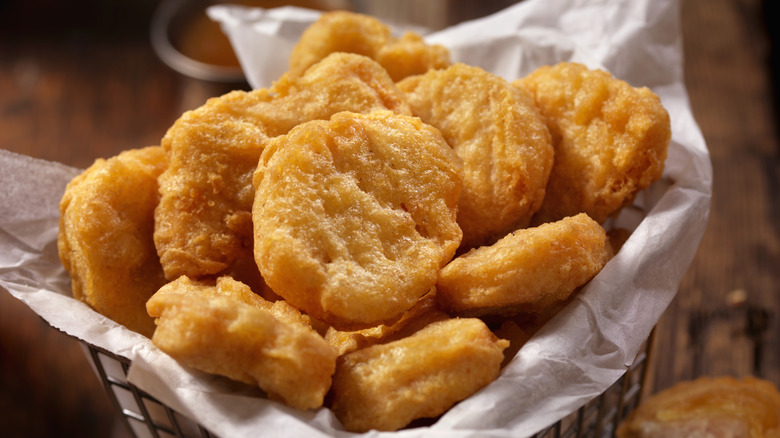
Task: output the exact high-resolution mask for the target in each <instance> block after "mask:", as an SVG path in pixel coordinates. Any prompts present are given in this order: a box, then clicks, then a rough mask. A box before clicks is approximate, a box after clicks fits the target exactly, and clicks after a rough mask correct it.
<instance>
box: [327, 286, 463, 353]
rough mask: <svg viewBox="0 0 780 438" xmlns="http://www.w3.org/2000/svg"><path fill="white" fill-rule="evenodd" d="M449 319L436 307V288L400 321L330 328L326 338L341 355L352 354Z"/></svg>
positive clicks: (402, 316) (405, 313)
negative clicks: (355, 328) (362, 326)
mask: <svg viewBox="0 0 780 438" xmlns="http://www.w3.org/2000/svg"><path fill="white" fill-rule="evenodd" d="M443 319H449V316H448V315H447V314H446V313H444V312H442V311H440V310H439V309H437V308H436V292H435V289H434V290H432V291H431V292H429V293H428V294H426V295H425V296H424V297H422V298H421V299H420V301H418V302H417V303H416V304H415V305H414V306H413V307H412V308H411V309H409V310H408V311H406V312H404V313H403V315H401V317H400V318H398V319H397V320H394V321H391V322H388V323H384V324H379V325H375V326H373V327H368V328H364V329H357V330H348V329H345V330H339V329H336V328H334V327H328V329H327V331H326V332H325V340H326V341H328V343H329V344H330V345H331V346H332V347H333V348H334V349H335V350H336V352H337V353H338V354H339V355H342V354H346V353H351V352H353V351H355V350H359V349H361V348H366V347H368V346H371V345H375V344H379V343H383V342H387V341H388V340H392V339H398V338H401V337H405V336H408V335H409V334H411V333H414V332H416V331H417V330H419V329H420V328H422V327H424V326H426V325H428V324H430V323H431V322H434V321H440V320H443Z"/></svg>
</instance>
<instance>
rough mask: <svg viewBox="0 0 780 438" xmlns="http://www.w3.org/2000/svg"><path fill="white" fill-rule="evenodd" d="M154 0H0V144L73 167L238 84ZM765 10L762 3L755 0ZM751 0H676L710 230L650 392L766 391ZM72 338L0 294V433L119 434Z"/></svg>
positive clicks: (660, 331)
mask: <svg viewBox="0 0 780 438" xmlns="http://www.w3.org/2000/svg"><path fill="white" fill-rule="evenodd" d="M155 5H156V2H155V1H152V0H142V1H133V2H109V1H100V0H87V1H79V2H55V1H51V0H36V1H19V0H10V1H9V0H6V1H0V114H2V116H1V117H0V147H2V148H4V149H7V150H11V151H14V152H19V153H23V154H26V155H30V156H33V157H37V158H44V159H48V160H54V161H59V162H62V163H65V164H68V165H72V166H77V167H86V166H88V165H89V164H91V163H92V161H93V160H94V159H95V158H97V157H109V156H112V155H115V154H116V153H118V152H119V151H121V150H124V149H128V148H134V147H140V146H146V145H151V144H157V143H158V142H159V141H160V138H161V137H162V135H163V134H164V133H165V130H166V129H167V127H168V126H170V124H171V123H172V122H173V121H174V120H175V119H176V118H177V117H178V116H179V115H180V114H181V113H182V112H183V111H185V110H187V109H190V108H194V107H197V106H199V105H200V104H201V103H202V102H204V101H205V99H206V98H208V97H210V96H216V95H220V94H222V93H224V92H226V91H228V90H230V89H232V88H243V87H245V86H244V85H243V84H238V85H236V84H218V83H210V82H203V81H198V80H194V79H189V78H185V77H183V76H181V75H179V74H177V73H175V72H173V71H172V70H170V69H169V68H168V67H166V66H165V65H164V64H163V63H162V62H161V61H160V60H159V59H157V57H156V56H155V54H154V53H153V51H152V48H151V45H150V44H149V38H148V25H149V21H150V18H151V14H152V11H153V9H154V7H155ZM770 6H771V5H770ZM770 6H764V5H763V3H762V2H761V1H760V0H707V1H705V0H684V1H683V3H682V23H683V31H684V38H685V46H684V48H685V55H686V64H685V70H686V83H687V87H688V91H689V94H690V99H691V104H692V106H693V111H694V115H695V117H696V119H697V121H698V122H699V125H700V126H701V129H702V132H703V133H704V137H705V139H706V140H707V144H708V147H709V149H710V153H711V155H712V162H713V168H714V174H715V181H714V196H713V201H712V212H711V215H710V221H709V225H708V227H707V231H706V233H705V236H704V238H703V241H702V244H701V248H700V249H699V251H698V253H697V256H696V258H695V259H694V261H693V264H692V265H691V267H690V270H689V272H688V274H687V275H686V277H685V278H684V280H683V282H682V284H681V286H680V291H679V294H678V297H677V298H676V299H675V300H674V301H673V302H672V304H671V306H670V307H669V309H668V310H667V311H666V313H665V314H664V316H663V317H662V319H661V321H660V322H659V325H658V328H657V337H656V341H657V342H656V348H655V349H654V356H653V372H652V373H651V375H650V377H649V380H648V385H647V389H648V390H649V392H655V391H657V390H660V389H663V388H666V387H668V386H670V385H672V384H674V383H675V382H677V381H680V380H687V379H692V378H695V377H698V376H701V375H726V374H727V375H736V376H743V375H748V374H750V375H757V376H760V377H763V378H766V379H768V380H770V381H772V382H774V383H775V384H776V385H780V347H778V346H780V227H778V225H779V223H780V222H779V219H778V216H779V215H780V153H779V152H778V140H777V133H776V131H775V126H776V124H777V113H776V108H775V105H776V99H775V95H776V92H775V83H774V81H773V76H774V75H773V72H774V70H775V69H774V68H773V65H774V63H775V62H774V54H773V52H774V50H773V45H772V33H773V32H772V30H773V25H776V24H777V23H773V24H772V23H770V26H768V27H767V26H766V22H765V17H768V16H770V15H768V14H767V13H766V11H765V8H767V7H770ZM115 420H116V415H115V413H114V412H113V411H112V410H111V407H110V405H109V403H108V399H107V397H106V396H105V394H104V393H103V389H102V388H101V386H100V385H99V382H98V380H97V378H96V377H95V374H94V373H93V371H92V370H91V368H90V367H89V364H88V362H87V359H86V356H85V355H84V353H83V352H82V350H81V347H80V345H79V344H78V342H76V341H74V340H72V339H70V338H68V337H67V336H65V335H63V334H61V333H59V332H57V331H55V330H53V329H51V328H49V327H48V326H47V325H46V324H45V323H44V322H43V321H42V320H41V319H40V318H38V317H37V316H36V315H35V314H34V313H32V311H30V310H29V309H28V308H27V307H26V306H24V305H23V304H21V303H20V302H18V301H17V300H15V299H14V298H12V297H11V296H10V295H8V294H6V293H0V435H3V436H8V437H48V436H79V437H93V436H94V437H106V436H112V435H113V436H116V437H121V436H125V435H126V431H124V430H122V429H121V427H120V426H118V424H119V423H117V422H116V421H115Z"/></svg>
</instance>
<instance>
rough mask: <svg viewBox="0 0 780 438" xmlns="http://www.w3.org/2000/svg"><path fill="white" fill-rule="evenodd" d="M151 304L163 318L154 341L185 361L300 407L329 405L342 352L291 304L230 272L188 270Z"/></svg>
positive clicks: (152, 311)
mask: <svg viewBox="0 0 780 438" xmlns="http://www.w3.org/2000/svg"><path fill="white" fill-rule="evenodd" d="M147 310H148V312H149V315H151V316H154V317H156V318H157V319H156V323H157V329H156V330H155V332H154V336H153V337H152V342H153V343H154V345H156V346H157V347H158V348H160V349H161V350H163V351H164V352H165V353H167V354H168V355H170V356H171V357H173V358H174V359H176V360H177V361H179V362H181V363H182V364H184V365H186V366H189V367H192V368H195V369H198V370H201V371H204V372H207V373H212V374H218V375H222V376H225V377H228V378H230V379H233V380H237V381H240V382H244V383H247V384H251V385H257V386H258V387H260V388H261V389H263V390H264V391H266V392H267V393H268V396H269V398H271V399H273V400H279V401H282V402H284V403H286V404H287V405H289V406H292V407H295V408H298V409H314V408H318V407H320V406H321V405H322V403H323V400H324V397H325V394H326V393H327V392H328V389H329V388H330V385H331V378H332V375H333V372H334V370H335V366H336V353H335V352H334V351H333V349H331V347H330V346H329V345H328V343H327V342H325V339H323V338H322V336H320V335H319V334H318V333H317V332H315V331H314V330H313V329H312V328H311V327H309V326H308V325H307V324H306V323H305V322H304V321H305V320H303V319H302V318H303V316H301V315H300V312H298V311H297V310H296V309H294V308H292V307H291V306H289V305H287V304H286V303H284V302H277V303H273V304H271V303H269V302H267V301H265V300H263V299H262V298H261V297H260V296H259V295H256V294H254V293H253V292H252V291H251V290H250V289H249V287H248V286H246V285H244V284H242V283H239V282H237V281H235V280H233V279H231V278H230V277H220V278H219V279H218V280H217V283H216V285H213V284H207V283H202V282H192V281H191V280H190V279H189V278H188V277H186V276H182V277H180V278H179V279H177V280H175V281H173V282H171V283H168V284H166V285H165V286H163V287H162V288H160V290H159V291H158V292H157V293H155V294H154V295H153V296H152V297H151V298H150V299H149V301H148V303H147ZM296 312H297V316H296Z"/></svg>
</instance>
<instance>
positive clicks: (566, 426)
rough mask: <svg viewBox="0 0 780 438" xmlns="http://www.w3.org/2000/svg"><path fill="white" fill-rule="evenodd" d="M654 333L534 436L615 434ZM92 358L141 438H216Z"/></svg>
mask: <svg viewBox="0 0 780 438" xmlns="http://www.w3.org/2000/svg"><path fill="white" fill-rule="evenodd" d="M652 342H653V334H652V333H651V334H650V337H649V338H648V340H647V341H646V342H645V343H644V346H643V347H642V349H641V351H640V352H639V354H638V355H637V357H636V359H634V363H633V364H632V365H631V366H630V367H628V368H627V369H626V372H625V374H623V376H621V377H620V379H618V381H617V382H615V383H614V384H613V385H612V386H611V387H609V388H608V389H607V390H606V391H604V392H603V393H602V394H601V395H600V396H598V397H596V398H594V399H593V400H591V401H589V402H588V403H586V404H585V405H584V406H582V407H581V408H580V409H578V410H577V411H576V412H574V413H572V414H570V415H569V416H567V417H565V418H563V419H562V420H560V421H558V422H557V423H555V424H553V425H552V426H550V427H548V428H547V429H545V430H543V431H540V432H539V433H537V434H536V435H534V438H552V437H555V438H568V437H611V436H614V433H615V431H616V430H617V427H618V425H619V424H620V423H621V422H622V421H623V420H624V419H625V418H626V416H628V414H629V413H631V412H632V411H633V410H634V409H636V407H637V405H638V404H639V401H640V398H641V396H642V388H643V386H644V383H645V381H646V377H647V374H648V368H649V357H650V350H651V346H652ZM82 346H83V347H84V349H85V351H86V353H87V356H88V357H89V359H90V361H91V363H92V365H93V366H94V369H95V371H96V372H97V374H98V377H99V378H100V381H101V382H102V383H103V387H104V388H105V390H106V392H107V393H108V396H109V399H111V403H112V404H113V405H114V409H115V410H116V412H118V413H119V414H120V417H121V418H122V421H123V423H124V424H125V426H126V427H127V429H128V430H129V431H130V432H131V433H132V434H133V435H134V436H135V437H137V438H168V437H180V438H185V437H186V438H190V437H193V438H198V437H199V438H216V435H214V434H213V433H211V432H209V431H208V430H206V429H204V428H203V427H202V426H201V425H199V424H197V423H196V422H195V421H193V420H192V419H190V418H187V417H185V416H184V415H182V414H180V413H178V412H176V411H174V410H173V409H171V408H169V407H168V406H166V405H164V404H163V403H161V402H159V401H158V400H156V399H155V398H154V397H152V396H151V395H149V394H147V393H146V392H144V391H143V390H141V389H139V388H138V387H136V386H135V385H133V384H132V383H130V382H128V381H127V371H128V369H129V368H130V360H128V359H126V358H124V357H122V356H118V355H116V354H113V353H111V352H110V351H107V350H104V349H102V348H100V347H96V346H94V345H91V344H88V343H84V342H82Z"/></svg>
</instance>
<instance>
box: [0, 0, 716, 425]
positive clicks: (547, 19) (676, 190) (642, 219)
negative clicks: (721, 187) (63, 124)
mask: <svg viewBox="0 0 780 438" xmlns="http://www.w3.org/2000/svg"><path fill="white" fill-rule="evenodd" d="M679 7H680V5H679V2H678V1H676V0H623V1H614V0H528V1H525V2H522V3H519V4H517V5H515V6H513V7H510V8H508V9H506V10H504V11H501V12H499V13H497V14H494V15H491V16H488V17H485V18H482V19H477V20H474V21H470V22H465V23H462V24H460V25H456V26H453V27H450V28H447V29H444V30H442V31H439V32H435V33H431V34H428V35H427V36H426V40H427V41H429V42H431V43H439V44H443V45H445V46H447V47H448V48H449V50H450V52H451V54H452V57H453V61H457V62H464V63H467V64H471V65H476V66H479V67H482V68H484V69H486V70H488V71H490V72H493V73H495V74H498V75H500V76H502V77H504V78H506V79H508V80H514V79H516V78H519V77H521V76H524V75H525V74H527V73H529V72H531V71H532V70H534V69H535V68H536V67H538V66H540V65H543V64H554V63H557V62H560V61H577V62H581V63H584V64H586V65H588V66H589V67H591V68H604V69H607V70H608V71H610V72H611V73H612V74H613V75H615V76H616V77H618V78H621V79H623V80H626V81H627V82H629V83H631V84H632V85H635V86H647V87H650V88H651V89H652V90H653V91H654V92H655V93H657V94H658V95H659V96H660V97H661V100H662V102H663V104H664V106H665V107H666V109H667V110H668V111H669V113H670V116H671V122H672V142H671V145H670V148H669V154H668V159H667V162H666V167H665V170H664V175H663V178H662V180H660V181H658V182H657V183H655V184H654V185H652V186H651V187H650V188H648V189H647V190H645V191H644V192H642V193H641V194H640V195H639V196H638V197H637V200H636V202H635V206H634V207H633V208H627V209H625V210H624V213H623V214H621V216H619V217H618V218H617V219H615V221H614V225H615V226H621V227H627V228H629V229H632V230H633V233H632V235H631V237H630V238H629V240H628V241H627V242H626V243H625V245H624V246H623V248H622V249H621V250H620V252H619V253H618V254H617V255H616V256H615V257H614V258H613V259H612V260H611V261H610V262H609V263H608V264H607V265H606V266H605V267H604V269H603V270H602V272H601V273H599V275H598V276H596V277H595V278H594V279H593V280H592V281H591V282H590V283H589V284H588V285H587V286H586V287H585V288H584V289H583V290H582V291H581V292H580V293H579V294H578V295H577V296H576V298H575V299H574V300H572V301H571V302H570V304H568V305H567V306H566V307H565V308H564V309H563V310H562V311H561V312H560V313H558V314H557V315H556V316H555V317H554V318H553V319H552V320H550V321H549V322H548V323H547V324H546V325H545V326H544V327H543V328H542V329H541V330H540V331H539V332H537V333H536V334H535V335H534V336H533V338H531V339H530V340H529V341H528V342H527V343H526V344H525V345H524V346H523V348H522V349H521V350H520V351H519V352H518V354H517V355H516V357H515V358H514V359H513V360H512V361H511V363H509V365H508V366H506V368H505V369H504V370H503V371H502V373H501V376H500V377H499V379H498V380H497V381H495V382H493V383H492V384H490V385H488V386H487V387H486V388H484V389H483V390H481V391H479V392H478V393H477V394H475V395H473V396H472V397H470V398H468V399H466V400H465V401H463V402H461V403H459V404H457V405H456V406H455V407H453V408H452V409H451V410H449V411H448V412H447V413H445V414H444V415H443V416H442V417H441V418H440V419H439V420H438V421H437V422H436V423H434V424H433V425H431V426H426V427H420V428H413V429H407V430H402V431H398V432H394V433H389V432H388V433H382V432H370V433H367V434H366V435H367V436H377V437H380V436H381V437H384V436H403V437H418V436H419V437H429V436H447V437H450V436H452V437H465V436H480V437H485V436H495V437H517V436H527V435H530V434H533V433H535V432H537V431H539V430H541V429H543V428H544V427H547V426H549V425H550V424H553V423H554V422H556V421H557V420H559V419H561V418H563V417H565V416H566V415H568V414H569V413H571V412H574V411H575V410H576V409H578V408H579V407H580V406H582V405H583V404H585V403H586V402H587V401H589V400H591V399H592V398H594V397H595V396H597V395H598V394H600V393H602V392H603V391H604V390H606V389H607V388H608V387H609V386H610V385H612V384H613V383H614V382H615V381H616V380H617V379H618V378H619V377H620V376H621V375H622V374H623V373H624V372H625V370H626V367H627V365H629V364H631V363H632V362H633V360H634V358H635V357H636V355H637V353H638V351H639V350H640V349H641V347H642V344H643V342H644V341H645V339H646V338H647V337H648V335H649V334H650V332H651V330H652V328H653V327H654V326H655V324H656V323H657V322H658V319H659V318H660V316H661V314H662V313H663V311H664V310H665V309H666V307H667V306H668V304H669V302H670V301H671V300H672V298H673V297H674V296H675V294H676V291H677V288H678V286H679V283H680V281H681V280H682V278H683V275H684V274H685V271H686V270H687V268H688V266H689V265H690V262H691V260H692V259H693V257H694V254H695V252H696V250H697V247H698V245H699V242H700V240H701V236H702V234H703V232H704V229H705V226H706V222H707V217H708V214H709V204H710V198H711V193H712V168H711V165H710V161H709V154H708V151H707V147H706V144H705V142H704V139H703V138H702V135H701V132H700V130H699V128H698V126H697V124H696V121H695V120H694V118H693V115H692V113H691V109H690V104H689V101H688V96H687V92H686V89H685V85H684V82H683V69H682V66H683V53H682V49H681V47H682V43H681V32H680V23H679ZM209 13H210V15H211V16H212V18H213V19H215V20H218V21H219V22H220V23H221V24H222V27H223V29H224V30H225V32H226V33H227V34H228V36H229V37H230V39H231V42H232V43H233V45H234V47H235V48H236V52H237V54H238V56H239V59H240V61H241V62H242V66H243V68H244V70H245V72H246V74H247V77H248V80H249V82H250V84H251V85H252V86H254V87H265V86H268V85H270V83H271V82H272V81H273V80H274V79H276V78H277V77H278V76H279V75H280V74H281V73H282V72H283V71H284V69H285V67H286V63H287V54H288V53H289V51H290V49H291V48H292V46H293V45H294V43H295V41H296V40H297V38H298V36H299V35H300V32H302V31H303V29H304V28H305V27H306V26H308V24H310V23H311V22H312V21H314V20H315V19H316V18H317V16H318V13H317V12H313V11H307V10H301V9H295V8H280V9H275V10H261V9H247V8H245V7H240V6H217V7H212V8H211V9H210V10H209ZM0 169H1V170H0V175H2V176H0V179H1V180H2V187H3V191H2V192H0V205H1V206H2V209H1V210H0V287H2V288H4V289H5V290H7V291H9V292H10V293H11V294H12V295H13V296H15V297H17V298H18V299H20V300H22V301H24V302H25V303H26V304H27V305H28V306H29V307H31V308H32V309H33V310H34V311H35V312H37V313H38V314H39V315H40V316H41V317H43V318H44V319H45V320H46V321H48V322H49V323H50V324H51V325H52V326H53V327H55V328H57V329H60V330H62V331H64V332H66V333H68V334H69V335H71V336H73V337H76V338H79V339H81V340H83V341H86V342H89V343H91V344H93V345H96V346H99V347H102V348H105V349H107V350H109V351H112V352H114V353H115V354H119V355H122V356H124V357H127V358H128V359H130V360H131V361H132V366H131V368H130V373H129V380H130V381H131V382H133V383H134V384H136V385H137V386H139V387H140V388H142V389H143V390H145V391H147V392H148V393H150V394H152V395H153V396H155V397H156V398H158V399H159V400H160V401H162V402H163V403H165V404H167V405H168V406H170V407H172V408H173V409H175V410H177V411H179V412H180V413H182V414H184V415H187V416H189V417H191V418H193V419H195V420H196V421H197V422H198V423H200V424H201V425H203V426H204V427H206V428H207V429H209V430H210V431H212V432H214V433H216V434H218V435H221V436H224V437H242V436H247V437H248V436H256V435H258V434H264V435H265V434H268V435H285V436H322V437H325V436H351V435H352V434H350V433H347V432H344V431H343V429H342V428H341V426H340V425H339V423H338V421H337V420H336V419H335V417H334V416H333V415H332V414H331V413H330V411H329V410H327V409H319V410H316V411H308V412H303V411H298V410H295V409H291V408H288V407H286V406H283V405H281V404H279V403H276V402H273V401H269V400H267V399H265V398H262V397H258V394H257V393H258V391H257V390H251V389H248V388H247V387H246V386H245V385H241V384H236V383H234V382H230V381H228V380H227V379H224V378H220V377H216V376H210V375H206V374H204V373H200V372H197V371H193V370H189V369H185V368H183V367H181V366H180V365H178V364H177V363H176V361H174V360H172V359H171V358H170V357H168V356H167V355H165V354H163V353H161V352H160V351H158V350H157V349H156V348H155V347H154V346H153V345H152V344H151V342H150V341H149V340H148V339H146V338H144V337H143V336H141V335H138V334H136V333H134V332H131V331H129V330H127V329H125V328H124V327H122V326H120V325H118V324H116V323H114V322H113V321H111V320H108V319H107V318H105V317H103V316H101V315H99V314H97V313H95V312H94V311H92V310H91V309H90V308H89V307H87V306H86V305H84V304H82V303H81V302H79V301H76V300H74V299H72V298H71V297H70V296H71V294H70V283H69V280H68V276H67V273H66V272H65V271H64V269H63V268H62V267H61V265H60V262H59V260H58V258H57V251H56V231H57V221H58V211H57V203H58V201H59V198H60V196H61V195H62V192H63V190H64V187H65V184H66V183H67V182H68V181H69V180H70V178H72V177H73V176H74V175H76V174H77V173H78V172H80V169H73V168H69V167H65V166H62V165H59V164H57V163H51V162H46V161H41V160H35V159H32V158H29V157H25V156H21V155H17V154H13V153H10V152H8V151H2V150H0Z"/></svg>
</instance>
